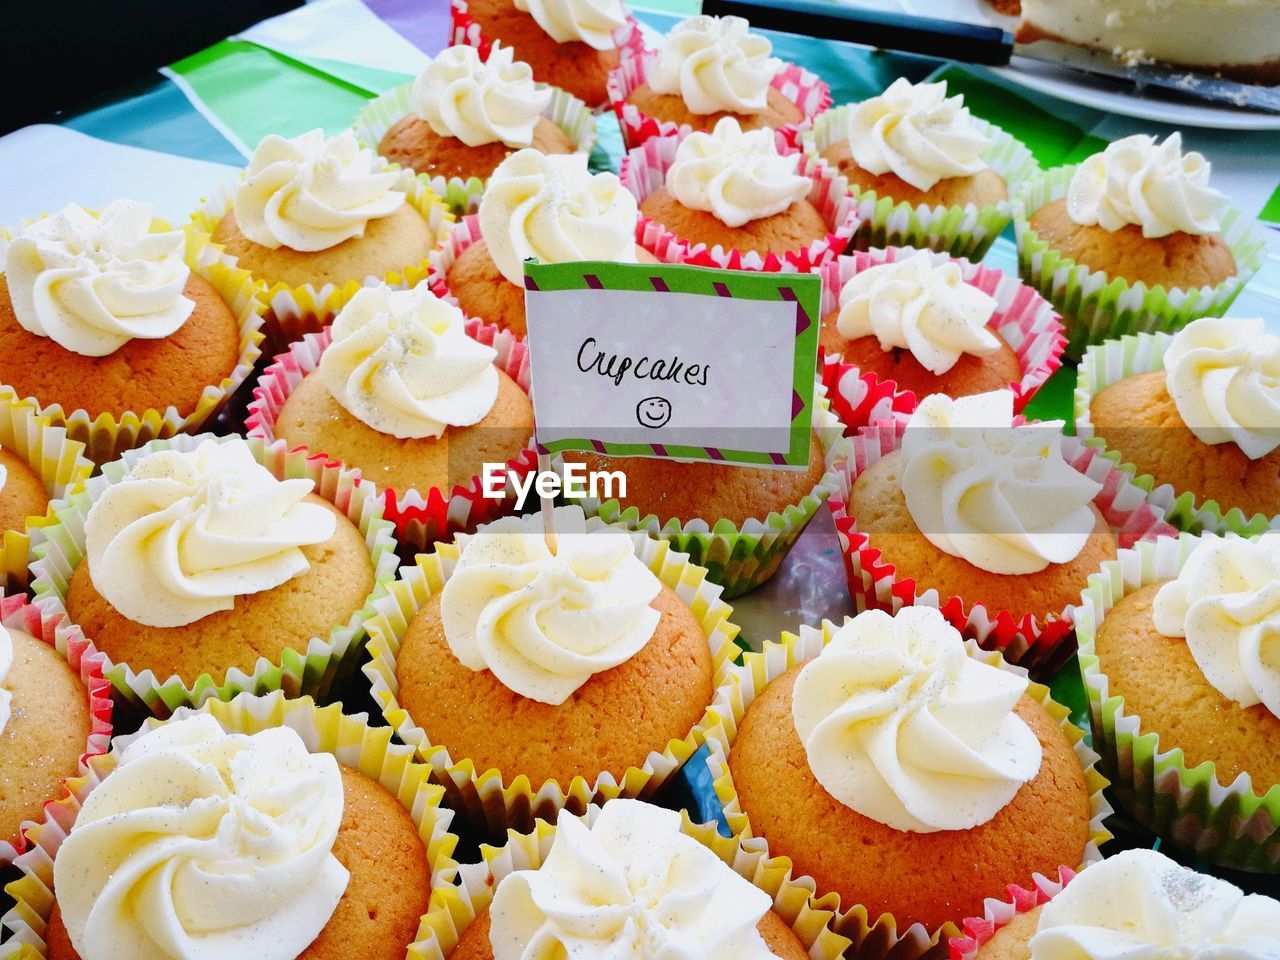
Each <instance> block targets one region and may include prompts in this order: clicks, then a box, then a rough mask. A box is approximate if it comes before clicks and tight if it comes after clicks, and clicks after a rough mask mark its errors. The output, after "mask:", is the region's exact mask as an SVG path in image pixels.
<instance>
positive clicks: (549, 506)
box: [538, 453, 556, 554]
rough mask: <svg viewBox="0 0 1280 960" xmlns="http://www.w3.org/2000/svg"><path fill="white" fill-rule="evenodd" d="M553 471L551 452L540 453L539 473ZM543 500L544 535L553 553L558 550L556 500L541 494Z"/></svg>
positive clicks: (548, 547) (540, 497)
mask: <svg viewBox="0 0 1280 960" xmlns="http://www.w3.org/2000/svg"><path fill="white" fill-rule="evenodd" d="M550 472H551V454H549V453H540V454H538V473H539V474H547V473H550ZM539 499H541V501H542V535H543V537H545V538H546V541H547V549H548V550H550V551H551V553H552V554H555V552H556V521H555V507H554V504H555V501H554V499H553V498H552V497H547V496H541V495H540V496H539Z"/></svg>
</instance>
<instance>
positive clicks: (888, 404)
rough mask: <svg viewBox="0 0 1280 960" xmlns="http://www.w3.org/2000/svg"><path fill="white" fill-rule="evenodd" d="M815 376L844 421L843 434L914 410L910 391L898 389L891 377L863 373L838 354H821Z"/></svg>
mask: <svg viewBox="0 0 1280 960" xmlns="http://www.w3.org/2000/svg"><path fill="white" fill-rule="evenodd" d="M819 349H821V348H819ZM818 376H819V378H820V379H821V380H822V385H823V386H824V387H826V390H827V399H828V400H830V401H831V412H832V413H834V414H835V415H836V418H837V419H838V420H839V421H840V422H841V423H842V424H844V435H845V436H846V437H852V436H853V435H854V434H855V433H857V432H858V430H860V429H862V428H863V427H865V426H867V425H868V424H871V423H875V422H876V421H877V420H892V419H893V418H894V417H895V416H897V415H907V416H909V415H910V414H912V413H914V412H915V409H916V402H917V401H916V395H915V394H914V393H912V392H911V391H910V390H899V389H898V385H897V384H896V383H894V382H893V381H892V380H881V379H880V378H879V377H878V376H876V375H875V374H874V373H863V372H862V371H861V370H859V369H858V368H857V367H856V366H855V365H854V364H852V363H845V362H844V361H843V360H841V359H840V358H839V357H836V356H826V357H822V358H821V360H820V361H819V366H818Z"/></svg>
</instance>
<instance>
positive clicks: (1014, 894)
mask: <svg viewBox="0 0 1280 960" xmlns="http://www.w3.org/2000/svg"><path fill="white" fill-rule="evenodd" d="M1075 875H1076V871H1075V870H1072V869H1071V868H1070V867H1059V868H1058V879H1057V880H1051V879H1049V878H1048V877H1043V876H1040V875H1039V874H1037V875H1036V877H1035V883H1036V887H1035V889H1034V890H1028V889H1027V888H1026V887H1020V886H1018V885H1017V884H1014V883H1011V884H1009V887H1008V895H1009V899H1008V900H996V899H994V898H992V899H988V900H987V902H986V903H985V904H984V905H983V913H982V916H980V917H969V918H968V919H967V920H964V921H961V924H960V929H961V930H962V931H963V932H962V933H961V934H960V935H959V936H955V937H952V938H951V940H950V942H949V943H948V944H947V946H948V948H949V949H950V951H951V960H975V958H976V957H977V956H978V951H979V950H981V949H982V946H983V944H985V943H986V942H987V941H988V940H990V939H991V938H992V937H994V936H995V935H996V931H998V930H999V929H1000V928H1001V927H1004V926H1007V925H1008V924H1009V923H1010V922H1011V921H1012V920H1013V918H1014V917H1017V916H1019V915H1021V914H1024V913H1029V912H1030V911H1032V910H1034V909H1035V908H1036V907H1039V906H1043V905H1044V904H1046V903H1048V902H1049V901H1050V900H1052V899H1053V898H1054V897H1056V896H1057V895H1058V894H1059V893H1061V892H1062V888H1063V887H1065V886H1066V885H1067V884H1068V883H1070V882H1071V881H1072V880H1073V879H1074V878H1075Z"/></svg>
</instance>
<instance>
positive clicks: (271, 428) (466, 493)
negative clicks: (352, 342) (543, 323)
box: [245, 320, 538, 552]
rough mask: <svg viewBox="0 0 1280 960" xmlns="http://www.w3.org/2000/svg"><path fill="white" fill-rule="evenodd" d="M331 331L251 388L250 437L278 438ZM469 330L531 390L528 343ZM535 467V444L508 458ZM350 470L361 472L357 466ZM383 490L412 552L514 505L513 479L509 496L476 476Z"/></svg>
mask: <svg viewBox="0 0 1280 960" xmlns="http://www.w3.org/2000/svg"><path fill="white" fill-rule="evenodd" d="M330 331H331V328H330V327H325V328H324V329H323V330H322V331H320V332H319V333H309V334H307V335H306V336H305V337H303V339H302V340H299V341H296V342H294V343H293V344H291V345H290V346H289V349H288V350H287V351H285V352H284V353H281V354H279V355H277V356H276V357H275V359H274V362H273V363H272V364H271V366H269V367H268V368H267V369H266V370H264V371H263V373H262V376H261V377H259V378H258V382H257V384H256V385H255V386H254V388H253V400H252V402H250V404H249V415H248V417H247V418H246V420H245V427H246V430H247V435H248V436H250V437H257V438H260V439H261V440H263V441H264V442H266V443H271V442H273V441H274V440H275V439H276V433H275V427H276V421H277V418H278V417H279V415H280V410H281V409H282V408H283V407H284V404H285V401H287V400H288V399H289V396H290V395H291V394H292V393H293V391H294V390H295V389H296V388H297V386H298V384H299V383H301V382H302V380H303V378H304V377H306V376H307V374H309V373H311V372H312V371H314V370H315V369H317V368H318V367H319V365H320V358H321V356H323V355H324V352H325V350H326V349H328V347H329V344H330V343H331V342H332V336H331V332H330ZM466 331H467V335H468V336H470V337H471V338H472V339H474V340H478V341H479V342H481V343H483V344H485V345H486V346H489V347H493V349H494V350H496V351H497V353H498V356H497V357H496V358H495V359H494V364H495V365H496V366H497V367H498V369H500V370H501V371H502V372H503V373H505V374H507V376H509V377H511V379H512V380H514V381H515V382H516V383H517V384H519V385H520V388H521V389H522V390H524V391H525V393H528V392H529V347H528V345H527V344H526V343H525V341H524V340H523V339H521V338H519V337H516V336H515V335H514V334H512V333H510V332H508V331H505V330H499V329H498V328H497V327H495V326H493V325H492V324H488V323H484V322H482V321H480V320H468V321H467V323H466ZM530 439H532V438H530ZM290 450H291V451H294V450H296V451H302V452H304V453H306V454H307V455H308V456H318V457H322V458H324V459H325V460H326V461H327V462H330V463H335V464H339V465H341V466H346V464H342V463H341V461H339V460H337V459H335V458H333V457H330V456H329V455H328V454H326V453H325V452H323V451H318V450H317V451H312V450H310V449H308V448H306V447H305V446H298V447H291V448H290ZM537 466H538V455H537V453H536V452H535V451H534V450H533V449H532V448H531V447H526V448H525V449H524V450H522V451H521V452H520V454H519V456H517V457H515V458H514V459H512V460H510V461H508V462H507V470H508V471H510V472H512V473H514V474H516V475H518V476H520V477H522V478H523V477H525V476H527V475H528V474H529V473H530V472H532V471H533V470H535V469H536V468H537ZM352 471H353V472H354V473H356V474H359V472H360V471H359V470H358V469H357V468H355V467H352ZM383 492H384V495H385V497H386V505H387V506H386V511H385V513H384V514H383V519H385V520H388V521H390V522H391V523H393V524H395V528H396V537H397V539H398V540H399V541H400V543H401V544H402V545H403V546H405V547H407V548H409V549H410V550H412V551H413V552H417V551H419V550H426V549H427V548H428V547H430V546H431V545H432V544H434V543H436V542H438V541H440V540H451V539H452V538H453V536H454V534H456V533H459V532H462V533H471V532H473V531H474V530H475V528H476V527H477V526H479V525H480V524H482V523H488V522H489V521H490V520H495V519H497V518H498V517H500V516H503V515H505V514H508V513H510V512H511V511H512V509H513V508H514V506H515V499H514V496H512V495H510V494H511V490H510V483H509V482H508V495H507V496H504V497H502V498H500V499H494V498H492V497H486V496H485V495H484V492H483V489H482V484H481V478H480V477H473V478H472V479H471V482H470V483H469V484H468V485H466V486H464V485H462V484H457V485H455V486H454V488H453V489H452V490H451V491H448V492H447V493H446V491H444V490H443V489H441V488H439V487H431V488H430V489H428V490H426V491H425V492H424V491H421V490H417V489H409V490H405V491H396V490H393V489H392V488H390V487H386V488H385V489H384V491H383Z"/></svg>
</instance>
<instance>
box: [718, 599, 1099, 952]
mask: <svg viewBox="0 0 1280 960" xmlns="http://www.w3.org/2000/svg"><path fill="white" fill-rule="evenodd" d="M837 629H839V627H838V625H837V624H834V623H832V622H831V621H829V620H824V621H823V622H822V625H821V627H811V626H801V627H800V632H799V633H798V634H793V633H783V634H782V637H781V639H780V640H779V641H778V642H777V643H774V642H768V643H766V644H765V645H764V648H763V649H762V650H761V651H760V652H758V653H746V654H744V655H743V657H742V663H741V664H740V665H739V664H736V663H732V662H729V663H726V664H725V665H724V667H723V668H722V669H721V671H720V673H719V675H718V676H717V679H716V693H715V696H714V698H713V699H712V707H711V713H712V716H713V718H714V723H713V724H712V725H710V727H709V729H708V731H707V732H708V744H709V746H710V747H711V756H710V758H709V760H708V766H709V767H710V769H711V775H712V778H713V780H714V783H715V791H716V795H717V796H718V797H719V798H720V802H721V804H722V805H723V806H724V814H725V818H726V820H727V821H728V824H729V830H730V832H731V833H732V834H733V835H734V836H735V837H744V838H746V837H753V836H754V835H755V834H754V833H753V831H752V828H751V823H750V820H749V819H748V817H747V814H746V812H745V811H744V810H743V809H742V805H741V803H740V801H739V799H738V794H737V790H736V788H735V787H734V783H733V775H732V774H731V773H730V770H729V765H728V754H729V751H730V749H731V747H732V746H733V741H734V739H735V738H736V737H737V734H738V728H739V726H740V725H741V723H742V718H743V717H744V716H746V712H747V708H748V707H750V706H751V704H752V703H753V702H754V701H755V699H756V697H757V696H759V694H760V693H761V692H762V691H763V690H764V688H765V687H766V686H767V685H768V684H769V683H770V682H772V681H773V680H775V679H777V678H778V677H780V676H781V675H782V674H784V673H785V672H786V671H787V670H789V669H790V668H792V667H794V666H796V665H797V664H800V663H804V662H806V661H808V660H812V659H813V658H814V657H816V656H817V655H818V654H819V653H821V652H822V649H823V647H825V646H826V645H827V643H828V642H829V641H830V640H831V637H832V636H833V635H834V633H835V632H836V630H837ZM965 646H966V648H967V649H968V653H969V656H971V657H973V658H974V659H976V660H979V661H981V662H982V663H986V664H988V665H990V666H994V667H999V668H1000V669H1002V670H1008V671H1010V672H1011V673H1016V674H1018V675H1019V676H1023V675H1025V674H1026V670H1024V669H1022V668H1020V667H1017V666H1015V665H1013V664H1010V663H1007V662H1006V661H1005V660H1004V659H1003V658H1002V657H1001V656H1000V654H999V653H998V652H996V651H991V650H983V649H981V648H980V647H979V646H978V645H977V643H976V641H974V640H973V639H972V638H970V639H967V640H966V641H965ZM1027 695H1028V696H1030V697H1032V698H1033V699H1035V700H1036V701H1037V702H1038V703H1040V704H1041V706H1043V707H1044V708H1045V709H1046V710H1047V711H1048V712H1049V714H1050V716H1052V717H1053V718H1054V719H1055V720H1057V721H1058V724H1059V726H1060V727H1061V729H1062V732H1063V733H1064V734H1065V735H1066V737H1067V739H1068V740H1069V741H1070V742H1071V744H1072V746H1073V747H1074V749H1075V752H1076V756H1077V757H1078V758H1079V760H1080V766H1081V768H1082V769H1083V770H1084V774H1085V782H1086V784H1087V786H1088V789H1089V807H1090V819H1089V840H1088V843H1087V844H1086V846H1085V852H1084V861H1083V862H1084V864H1088V863H1092V862H1094V861H1096V860H1099V859H1101V856H1102V855H1101V853H1099V850H1098V848H1099V847H1100V846H1101V845H1102V844H1103V843H1105V842H1106V841H1107V840H1109V839H1110V838H1111V834H1110V833H1109V832H1108V831H1107V828H1106V826H1105V825H1104V823H1105V820H1106V818H1107V817H1108V816H1110V815H1111V813H1112V810H1111V806H1110V804H1108V803H1107V800H1106V797H1105V796H1104V794H1103V790H1104V788H1106V786H1107V785H1108V784H1107V779H1106V778H1105V777H1104V776H1103V775H1102V774H1101V773H1100V772H1099V771H1098V769H1097V763H1098V759H1099V758H1098V755H1097V754H1096V753H1094V752H1093V750H1091V749H1090V748H1089V745H1088V743H1087V742H1086V739H1085V732H1084V731H1083V730H1081V729H1080V728H1079V727H1077V726H1075V724H1073V723H1072V722H1071V711H1070V710H1068V709H1067V708H1066V707H1064V706H1062V705H1061V704H1059V703H1057V702H1056V701H1055V700H1054V699H1053V698H1052V697H1051V696H1050V694H1049V688H1048V687H1045V686H1041V685H1040V684H1038V683H1036V682H1034V681H1030V683H1029V685H1028V687H1027ZM774 852H775V854H777V855H778V857H779V859H781V860H786V859H787V858H786V856H785V854H783V853H782V851H774ZM1067 866H1081V864H1075V865H1067ZM1008 880H1009V882H1010V883H1036V884H1039V883H1040V882H1041V878H1040V877H1039V875H1035V876H1032V877H1009V878H1008ZM803 882H804V883H806V885H808V886H809V887H810V888H811V889H816V890H817V892H818V894H819V895H820V896H822V899H821V900H820V901H819V902H820V903H821V904H822V905H823V906H824V907H828V908H829V909H832V910H834V911H835V912H836V921H835V923H834V925H833V927H832V929H833V930H834V931H835V932H836V933H838V934H840V935H841V936H844V937H848V938H849V940H851V941H852V943H853V946H852V947H851V948H850V949H849V951H848V952H847V953H846V954H845V957H846V958H848V960H943V958H945V957H946V956H947V942H948V940H949V939H950V938H951V937H954V936H956V935H957V934H959V933H960V928H959V927H958V926H957V924H958V923H959V922H960V920H961V919H962V918H959V917H957V918H956V922H955V923H952V922H948V923H945V924H943V925H942V926H941V927H939V928H938V929H937V930H928V929H926V928H925V927H924V926H923V925H922V924H918V923H917V924H913V925H910V926H908V927H906V928H903V927H902V925H901V924H900V923H899V922H898V920H897V919H896V918H895V917H894V916H893V915H892V914H889V913H885V914H883V915H881V916H880V917H878V918H872V917H870V916H868V914H867V910H866V907H864V906H862V905H861V904H841V902H840V898H839V895H838V894H835V893H831V892H827V891H824V890H822V889H820V888H818V887H817V885H816V883H815V882H814V880H813V879H812V878H810V877H805V878H804V880H803Z"/></svg>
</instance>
